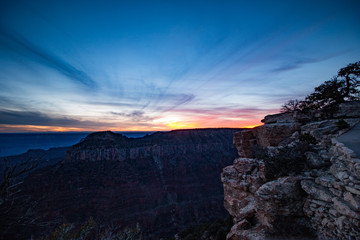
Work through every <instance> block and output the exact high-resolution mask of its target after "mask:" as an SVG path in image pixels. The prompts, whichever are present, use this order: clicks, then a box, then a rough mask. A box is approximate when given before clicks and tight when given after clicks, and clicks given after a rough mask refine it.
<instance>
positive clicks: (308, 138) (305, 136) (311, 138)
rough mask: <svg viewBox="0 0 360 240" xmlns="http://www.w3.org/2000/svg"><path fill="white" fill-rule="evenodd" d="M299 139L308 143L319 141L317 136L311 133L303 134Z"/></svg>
mask: <svg viewBox="0 0 360 240" xmlns="http://www.w3.org/2000/svg"><path fill="white" fill-rule="evenodd" d="M299 139H300V141H301V142H304V143H307V144H316V143H317V140H316V138H315V137H314V136H313V135H311V134H310V133H304V134H301V135H300V137H299Z"/></svg>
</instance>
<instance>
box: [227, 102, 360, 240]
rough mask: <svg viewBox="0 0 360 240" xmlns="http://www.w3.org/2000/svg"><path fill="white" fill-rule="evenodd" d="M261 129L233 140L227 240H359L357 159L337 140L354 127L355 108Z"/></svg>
mask: <svg viewBox="0 0 360 240" xmlns="http://www.w3.org/2000/svg"><path fill="white" fill-rule="evenodd" d="M342 120H344V121H345V122H346V123H347V124H348V126H346V129H344V130H341V128H342V126H341V125H343V124H344V122H343V121H342ZM263 122H264V123H265V125H263V126H260V127H257V128H254V129H249V130H244V131H241V132H238V133H236V134H235V135H234V144H235V146H236V148H237V150H238V154H239V156H240V157H239V158H236V159H235V160H234V162H233V165H231V166H228V167H226V168H224V169H223V172H222V176H221V180H222V182H223V186H224V206H225V208H226V209H227V210H228V212H229V213H230V214H231V215H232V216H233V218H234V226H233V228H232V230H231V232H230V233H229V234H228V235H227V239H228V240H230V239H231V240H238V239H271V238H276V239H278V238H280V239H289V238H293V237H295V238H301V239H356V238H357V237H359V236H360V230H359V229H360V178H359V177H360V175H359V172H360V171H359V170H360V160H359V158H358V156H356V155H355V153H354V152H353V151H352V150H351V149H349V148H347V147H346V146H344V144H342V143H340V142H339V141H338V140H337V137H338V136H339V135H341V134H342V133H344V132H345V131H348V130H349V129H350V128H351V127H354V126H356V125H357V124H360V123H359V122H360V103H359V102H349V103H344V104H341V105H340V106H338V108H337V109H336V111H333V112H331V113H329V112H325V111H319V112H311V113H308V114H300V113H296V112H295V113H284V114H276V115H270V116H266V117H265V119H264V120H263ZM345 125H346V124H345ZM350 131H352V130H350ZM355 138H356V137H355ZM359 138H360V136H357V141H359Z"/></svg>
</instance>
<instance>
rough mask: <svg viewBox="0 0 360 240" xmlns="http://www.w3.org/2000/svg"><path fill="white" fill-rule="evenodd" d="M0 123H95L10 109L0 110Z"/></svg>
mask: <svg viewBox="0 0 360 240" xmlns="http://www.w3.org/2000/svg"><path fill="white" fill-rule="evenodd" d="M0 124H9V125H37V126H65V127H71V126H93V125H95V123H94V122H91V121H80V120H77V119H73V118H67V117H52V116H49V115H46V114H44V113H41V112H32V111H12V110H0ZM96 125H97V124H96Z"/></svg>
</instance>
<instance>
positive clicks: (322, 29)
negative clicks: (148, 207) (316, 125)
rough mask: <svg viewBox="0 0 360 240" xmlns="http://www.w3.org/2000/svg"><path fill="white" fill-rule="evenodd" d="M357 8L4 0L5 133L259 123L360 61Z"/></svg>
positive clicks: (1, 103)
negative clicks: (292, 100)
mask: <svg viewBox="0 0 360 240" xmlns="http://www.w3.org/2000/svg"><path fill="white" fill-rule="evenodd" d="M359 9H360V1H358V0H356V1H355V0H354V1H350V0H339V1H337V0H332V1H328V0H327V1H321V0H319V1H316V0H312V1H307V0H302V1H288V0H287V1H276V0H274V1H261V0H259V1H242V0H238V1H226V0H222V1H196V0H193V1H187V0H182V1H171V0H167V1H156V0H154V1H136V0H132V1H104V0H102V1H100V0H99V1H97V0H93V1H92V0H87V1H75V0H71V1H69V0H62V1H54V0H32V1H26V0H11V1H10V0H7V1H4V0H0V132H44V131H45V132H47V131H103V130H112V131H158V130H170V129H181V128H205V127H252V126H256V125H259V124H261V122H260V120H261V119H262V118H263V117H264V116H265V115H267V114H274V113H278V112H279V110H280V108H281V105H282V104H284V103H285V102H287V101H288V100H290V99H302V98H304V97H305V96H306V95H308V94H309V93H311V92H312V91H313V89H314V87H316V86H318V85H320V84H321V83H323V82H324V81H326V80H329V79H331V78H332V77H333V76H335V75H336V74H337V71H338V70H339V69H340V68H342V67H345V66H346V65H348V64H349V63H353V62H356V61H359V60H360V59H359V57H360V14H359Z"/></svg>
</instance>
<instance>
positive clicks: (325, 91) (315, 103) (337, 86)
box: [281, 61, 360, 112]
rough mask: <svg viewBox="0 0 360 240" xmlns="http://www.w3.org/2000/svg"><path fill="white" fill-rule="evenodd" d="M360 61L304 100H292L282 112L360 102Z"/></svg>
mask: <svg viewBox="0 0 360 240" xmlns="http://www.w3.org/2000/svg"><path fill="white" fill-rule="evenodd" d="M359 86H360V61H359V62H355V63H351V64H349V65H348V66H346V67H344V68H341V69H340V70H339V72H338V75H337V76H336V77H334V78H332V79H331V80H329V81H326V82H324V83H323V84H321V85H320V86H318V87H316V88H315V90H314V92H313V93H311V94H310V95H308V96H307V97H306V98H305V99H304V100H302V101H300V100H297V99H296V100H290V101H289V102H287V103H285V104H284V105H283V106H282V108H281V111H282V112H294V111H302V112H306V111H309V110H319V109H324V108H332V107H334V106H335V105H336V104H339V103H342V102H346V101H354V100H360V95H359V94H360V91H359Z"/></svg>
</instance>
